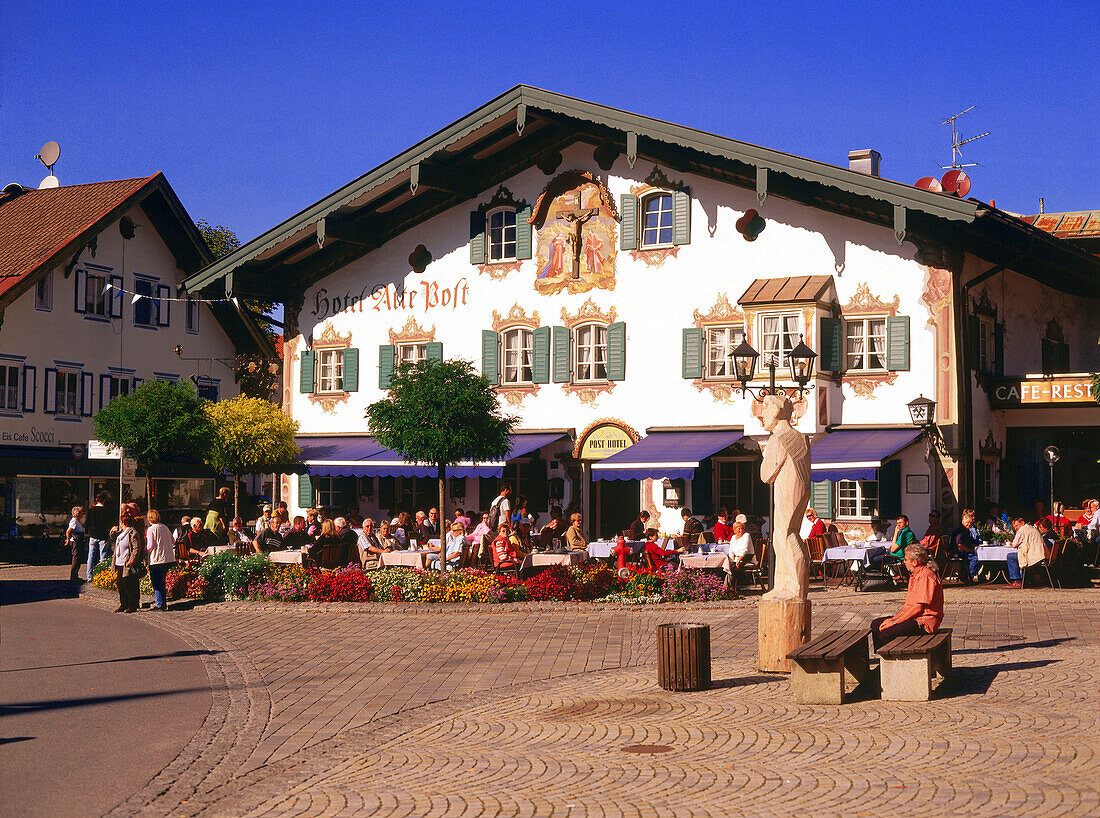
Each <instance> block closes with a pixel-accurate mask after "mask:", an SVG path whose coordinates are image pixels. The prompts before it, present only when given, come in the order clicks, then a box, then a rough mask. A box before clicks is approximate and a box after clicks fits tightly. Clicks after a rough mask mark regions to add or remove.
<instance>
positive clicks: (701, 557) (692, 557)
mask: <svg viewBox="0 0 1100 818" xmlns="http://www.w3.org/2000/svg"><path fill="white" fill-rule="evenodd" d="M729 559H730V557H729V554H726V553H724V552H722V551H712V552H711V553H709V554H681V555H680V567H681V568H726V567H728V565H729Z"/></svg>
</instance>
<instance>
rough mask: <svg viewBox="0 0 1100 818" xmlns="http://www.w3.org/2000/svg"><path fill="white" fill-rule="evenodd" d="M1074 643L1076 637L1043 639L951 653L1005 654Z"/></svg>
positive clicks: (964, 637)
mask: <svg viewBox="0 0 1100 818" xmlns="http://www.w3.org/2000/svg"><path fill="white" fill-rule="evenodd" d="M962 638H963V639H966V638H967V637H966V636H965V635H964V636H963V637H962ZM1076 641H1077V637H1076V636H1063V637H1059V638H1058V639H1043V640H1042V641H1039V642H1005V643H1004V644H1003V645H993V646H992V647H988V648H967V649H966V650H953V651H951V652H952V653H953V654H955V655H956V656H958V655H961V654H965V653H1007V652H1008V651H1010V650H1020V649H1021V648H1053V647H1056V646H1058V645H1061V644H1062V643H1064V642H1076Z"/></svg>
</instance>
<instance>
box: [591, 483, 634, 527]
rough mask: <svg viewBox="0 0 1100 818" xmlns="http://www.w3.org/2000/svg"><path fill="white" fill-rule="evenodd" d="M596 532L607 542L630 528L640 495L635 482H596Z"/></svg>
mask: <svg viewBox="0 0 1100 818" xmlns="http://www.w3.org/2000/svg"><path fill="white" fill-rule="evenodd" d="M594 482H595V485H596V526H595V528H596V532H598V535H599V539H601V540H608V539H613V538H614V537H616V536H617V535H618V534H619V533H620V532H622V531H624V530H625V529H628V528H630V524H631V522H633V521H634V518H635V517H637V516H638V509H639V508H640V506H639V505H638V503H640V502H641V499H640V497H641V494H640V489H639V486H638V481H637V480H596V481H594Z"/></svg>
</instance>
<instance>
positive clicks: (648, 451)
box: [592, 429, 744, 480]
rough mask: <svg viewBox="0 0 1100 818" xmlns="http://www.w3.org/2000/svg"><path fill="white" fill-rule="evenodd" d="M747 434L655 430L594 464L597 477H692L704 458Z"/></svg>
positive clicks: (735, 431) (593, 468) (729, 430)
mask: <svg viewBox="0 0 1100 818" xmlns="http://www.w3.org/2000/svg"><path fill="white" fill-rule="evenodd" d="M742 437H744V432H743V431H741V430H739V429H721V430H718V429H716V430H713V431H694V430H684V431H661V432H651V433H650V434H649V435H647V436H646V437H643V438H642V439H641V440H639V441H638V442H637V443H635V444H634V445H633V446H631V447H629V448H627V449H623V451H621V452H619V453H618V454H613V455H611V457H608V458H606V459H604V460H601V461H599V462H598V463H593V464H592V479H593V480H643V479H645V478H647V477H657V478H665V477H667V478H668V479H670V480H673V479H676V478H683V479H685V480H690V479H692V478H693V477H694V476H695V469H696V468H698V466H699V463H700V461H702V460H705V459H706V458H708V457H710V456H711V455H712V454H714V453H715V452H720V451H721V450H722V449H724V448H726V447H727V446H731V445H733V444H734V443H736V442H737V441H738V440H740V439H741V438H742Z"/></svg>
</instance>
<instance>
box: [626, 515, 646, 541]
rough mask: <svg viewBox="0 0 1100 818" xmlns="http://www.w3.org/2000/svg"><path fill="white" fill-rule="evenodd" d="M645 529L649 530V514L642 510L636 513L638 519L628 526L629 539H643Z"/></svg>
mask: <svg viewBox="0 0 1100 818" xmlns="http://www.w3.org/2000/svg"><path fill="white" fill-rule="evenodd" d="M647 528H649V512H648V511H646V510H645V509H642V510H641V511H639V512H638V517H637V518H636V519H635V520H634V522H632V523H631V524H630V539H632V540H642V539H645V530H646V529H647Z"/></svg>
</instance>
